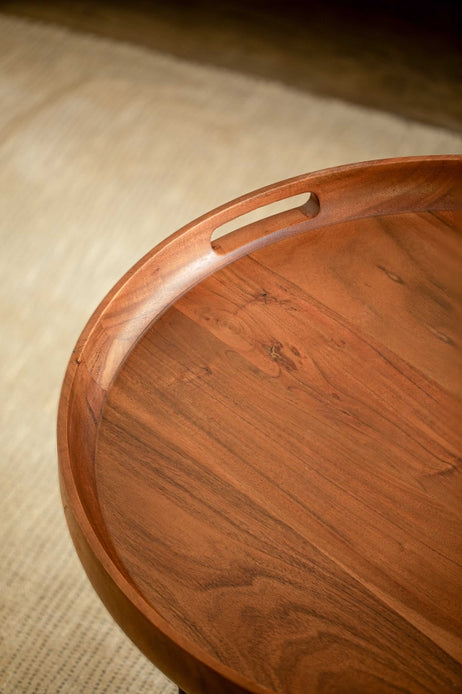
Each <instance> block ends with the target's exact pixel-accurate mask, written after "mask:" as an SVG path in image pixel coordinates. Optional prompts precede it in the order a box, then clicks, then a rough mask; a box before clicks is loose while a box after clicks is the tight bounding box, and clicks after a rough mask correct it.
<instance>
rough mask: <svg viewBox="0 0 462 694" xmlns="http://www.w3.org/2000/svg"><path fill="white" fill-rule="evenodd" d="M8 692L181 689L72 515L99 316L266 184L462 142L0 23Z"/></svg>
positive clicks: (2, 563)
mask: <svg viewBox="0 0 462 694" xmlns="http://www.w3.org/2000/svg"><path fill="white" fill-rule="evenodd" d="M0 103H1V109H0V161H1V165H0V210H1V214H0V234H1V252H0V283H1V292H0V302H1V304H0V320H1V340H0V379H1V386H2V400H1V403H2V404H1V423H2V426H1V432H0V435H1V458H0V489H1V496H2V499H1V504H0V567H1V568H0V635H1V645H0V649H1V650H0V692H2V694H18V693H19V694H45V693H50V694H57V693H58V692H62V693H65V694H77V693H81V692H84V693H89V692H90V693H94V694H103V693H104V694H112V693H115V692H120V693H124V694H125V693H128V692H131V693H133V694H135V693H136V694H144V693H148V692H149V694H171V693H172V692H174V691H176V689H175V687H174V686H173V684H172V683H170V682H169V681H168V680H167V679H166V678H165V677H164V676H163V675H162V674H161V673H160V672H159V671H158V670H156V668H155V667H154V666H152V665H151V664H150V663H149V662H148V661H147V660H146V659H145V658H144V657H143V656H142V655H141V654H140V653H139V652H138V651H137V649H136V648H135V646H133V645H132V643H131V642H130V641H129V640H128V638H127V637H126V636H125V635H124V634H123V633H122V631H121V630H120V629H119V628H118V627H117V626H116V625H115V623H114V622H113V621H112V619H111V617H110V616H109V615H108V614H107V612H106V610H105V608H104V607H103V606H102V604H101V603H100V601H99V599H98V597H97V596H96V594H95V593H94V591H93V589H92V588H91V586H90V584H89V582H88V580H87V579H86V576H85V574H84V571H83V569H82V567H81V565H80V563H79V561H78V559H77V556H76V554H75V551H74V549H73V546H72V543H71V540H70V537H69V534H68V531H67V528H66V525H65V521H64V516H63V513H62V510H61V504H60V497H59V489H58V479H57V456H56V444H55V422H56V412H57V403H58V398H59V390H60V385H61V381H62V378H63V375H64V371H65V367H66V362H67V359H68V357H69V355H70V353H71V350H72V347H73V345H74V342H75V340H76V339H77V337H78V334H79V333H80V331H81V329H82V328H83V325H84V324H85V322H86V320H87V318H88V317H89V315H90V314H91V312H92V311H93V309H94V308H95V307H96V305H97V303H98V302H99V301H100V300H101V299H102V297H103V296H104V295H105V293H106V292H107V291H108V290H109V289H110V288H111V286H112V285H113V284H114V283H115V281H116V280H117V279H118V278H119V277H120V275H121V274H122V273H123V272H125V271H126V270H127V269H128V268H129V267H130V266H131V265H132V264H133V263H134V262H135V261H136V260H138V258H140V257H141V256H142V255H143V254H144V253H145V252H146V251H148V250H149V249H150V248H151V247H152V246H153V245H155V244H156V243H158V242H159V241H160V240H161V239H162V238H163V237H165V236H166V235H168V234H170V233H172V232H173V231H175V230H176V229H178V228H179V227H180V226H182V225H183V224H185V223H186V222H188V221H190V220H192V219H194V218H195V217H197V216H199V215H200V214H202V213H204V212H207V211H208V210H210V209H212V208H213V207H215V206H217V205H219V204H221V203H223V202H226V201H228V200H230V199H232V198H234V197H237V196H238V195H240V194H243V193H245V192H248V191H250V190H253V189H255V188H258V187H260V186H263V185H266V184H269V183H272V182H274V181H278V180H281V179H284V178H287V177H290V176H295V175H297V174H301V173H305V172H309V171H314V170H317V169H320V168H324V167H329V166H333V165H337V164H346V163H349V162H354V161H362V160H366V159H376V158H382V157H392V156H404V155H419V154H423V155H425V154H443V153H456V152H461V151H462V139H461V137H460V136H458V135H455V134H452V133H451V132H449V131H444V130H441V129H437V128H432V127H428V126H424V125H420V124H417V123H414V122H410V121H405V120H402V119H400V118H398V117H393V116H391V115H387V114H384V113H380V112H374V111H371V110H367V109H363V108H359V107H356V106H353V105H349V104H346V103H343V102H341V101H336V100H329V99H325V98H320V97H315V96H312V95H310V94H307V93H301V92H297V91H296V90H291V89H289V88H288V87H284V86H281V85H279V84H277V83H272V82H268V81H263V80H257V79H255V78H249V77H247V76H245V75H240V74H235V73H232V72H227V71H224V70H221V69H217V68H214V67H208V66H201V65H196V64H191V63H188V62H182V61H180V60H178V59H173V58H171V57H169V56H167V55H163V54H159V53H155V52H152V51H148V50H146V49H141V48H137V47H134V46H130V45H125V44H123V43H117V42H111V41H108V40H103V39H97V38H94V37H91V36H84V35H77V34H72V33H69V32H67V31H65V30H63V29H60V28H58V27H54V26H50V25H39V24H32V23H28V22H26V21H22V20H21V21H20V20H16V19H12V18H7V17H5V16H3V17H2V16H1V15H0Z"/></svg>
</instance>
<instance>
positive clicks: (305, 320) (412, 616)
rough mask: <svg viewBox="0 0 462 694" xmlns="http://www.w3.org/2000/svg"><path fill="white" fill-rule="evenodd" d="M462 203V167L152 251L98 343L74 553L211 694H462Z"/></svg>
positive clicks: (70, 428)
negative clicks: (402, 693)
mask: <svg viewBox="0 0 462 694" xmlns="http://www.w3.org/2000/svg"><path fill="white" fill-rule="evenodd" d="M300 192H306V193H308V192H311V193H312V195H311V197H310V199H309V201H308V202H307V203H306V204H305V205H303V206H301V207H300V208H297V209H296V210H292V211H289V212H285V213H279V214H278V215H276V216H275V217H273V218H270V219H269V220H264V221H263V222H257V223H253V224H251V225H247V226H246V227H245V228H243V229H241V230H238V231H237V232H234V233H232V234H230V235H228V236H225V237H222V238H221V239H218V240H216V241H214V242H213V244H211V243H210V237H211V234H212V231H213V229H215V228H216V227H217V226H219V225H220V224H222V223H224V222H226V221H228V220H229V219H231V218H233V217H235V216H237V215H238V214H242V213H244V212H247V211H248V210H249V209H251V208H253V207H256V206H259V205H261V204H264V203H266V202H272V201H273V200H275V199H280V198H284V197H286V196H287V195H290V194H295V193H300ZM461 193H462V160H461V158H460V157H441V158H427V159H408V160H395V161H393V160H392V161H388V162H375V163H367V164H364V165H357V166H351V167H343V168H341V169H335V170H331V171H327V172H320V173H318V174H312V175H310V176H306V177H300V178H298V179H293V180H292V181H289V182H284V183H282V184H278V185H277V186H272V187H269V188H268V189H265V190H264V191H262V192H257V193H256V194H252V195H251V196H248V197H246V198H243V199H241V200H239V201H237V202H236V203H232V204H230V205H229V206H224V207H223V208H221V209H220V210H218V211H216V212H215V213H211V214H210V215H206V216H205V217H203V218H202V219H201V220H199V221H198V222H196V223H193V224H192V225H189V226H188V227H186V228H185V229H184V230H182V231H181V232H178V234H177V235H175V236H173V237H171V239H169V240H167V241H166V242H164V244H162V245H161V246H160V247H158V248H157V249H154V251H153V252H151V254H148V256H146V257H145V258H144V259H143V260H142V261H140V263H139V264H138V265H137V266H136V267H135V268H134V269H133V270H132V271H130V273H128V275H127V276H126V277H125V278H123V279H122V280H121V282H120V283H119V285H118V286H117V287H116V288H115V289H114V290H113V292H111V293H110V294H109V295H108V297H107V298H106V299H105V301H104V302H103V303H102V305H101V306H100V308H99V309H98V310H97V312H96V313H95V315H94V316H93V318H92V319H91V320H90V322H89V324H88V326H87V328H86V329H85V331H84V333H83V334H82V337H81V339H80V341H79V343H78V345H77V346H76V350H75V353H74V356H73V358H72V360H71V362H70V365H69V369H68V372H67V376H66V380H65V383H64V386H63V395H62V401H61V407H60V422H59V449H60V472H61V486H62V493H63V500H64V506H65V510H66V514H67V517H68V522H69V526H70V529H71V533H72V536H73V539H74V542H75V544H76V547H77V549H78V551H79V554H80V556H81V559H82V562H83V564H84V566H85V568H86V570H87V573H88V574H89V576H90V579H91V580H92V582H93V584H94V586H95V588H96V590H97V591H98V593H99V594H100V596H101V597H102V599H103V600H104V601H105V603H106V605H107V606H108V609H110V611H111V612H112V614H113V615H114V617H115V618H116V619H117V621H118V622H119V623H120V624H121V626H122V627H123V628H124V629H125V631H126V632H127V633H128V635H129V636H130V637H131V638H132V639H133V640H134V641H135V642H136V643H137V644H138V646H139V647H140V648H141V649H142V650H143V651H144V652H145V653H146V654H147V655H148V656H149V657H150V658H151V659H152V660H153V661H154V662H155V663H156V664H158V665H159V667H161V668H162V669H164V671H165V672H166V673H167V674H168V675H169V676H170V677H171V678H173V679H174V680H175V681H177V682H178V684H179V685H180V686H181V687H183V688H184V690H185V691H187V692H189V694H199V693H201V692H218V691H220V692H254V693H257V692H274V693H278V694H286V693H287V694H289V693H290V694H302V693H303V694H305V693H307V692H352V691H355V692H372V691H373V692H396V691H406V692H454V691H458V690H460V689H462V600H461V597H462V475H461V467H460V464H461V463H460V461H461V455H460V454H461V449H462V446H461V438H462V434H461V430H460V421H461V415H462V406H461V403H462V356H461V349H460V347H461V342H462V320H461V318H462V315H461V314H462V282H461V278H460V268H461V260H462V239H461V225H460V214H461V210H462V194H461Z"/></svg>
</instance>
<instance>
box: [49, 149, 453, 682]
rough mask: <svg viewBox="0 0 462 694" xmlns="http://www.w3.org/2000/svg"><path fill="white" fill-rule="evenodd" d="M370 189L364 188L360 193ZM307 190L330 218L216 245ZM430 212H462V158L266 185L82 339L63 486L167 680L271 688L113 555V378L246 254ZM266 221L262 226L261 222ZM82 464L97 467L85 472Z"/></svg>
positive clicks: (207, 219)
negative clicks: (175, 307) (336, 229)
mask: <svg viewBox="0 0 462 694" xmlns="http://www.w3.org/2000/svg"><path fill="white" fill-rule="evenodd" d="M436 174H439V177H438V176H437V175H436ZM358 186H359V187H361V186H362V189H361V193H362V196H361V195H359V196H358V194H357V190H358ZM416 190H417V192H416ZM326 191H328V193H327V195H326ZM302 192H306V193H308V192H313V193H314V194H315V195H316V196H317V198H318V199H319V201H320V205H321V209H320V212H319V214H317V215H315V216H313V217H307V218H305V219H302V220H300V219H299V217H300V215H298V216H296V218H295V221H294V219H293V215H291V214H290V213H280V214H279V215H276V217H277V218H278V219H277V222H278V224H279V226H278V228H277V230H276V231H275V232H272V233H269V234H267V235H264V236H260V237H258V238H257V239H255V238H254V237H252V238H251V239H250V241H248V242H245V236H244V244H243V245H240V246H239V247H238V248H237V249H234V250H232V251H231V252H229V253H225V254H223V253H219V252H217V251H216V249H214V248H213V247H212V246H211V243H210V237H211V234H212V232H213V230H214V229H215V228H216V227H217V226H220V225H221V224H223V223H225V222H227V221H230V220H231V219H234V218H235V217H237V216H240V215H242V214H245V213H246V212H248V211H249V210H251V209H255V208H257V207H261V206H264V205H266V204H269V203H271V202H274V201H276V200H280V199H284V198H285V197H288V196H291V195H297V194H299V193H302ZM352 204H353V211H352V208H351V205H352ZM355 205H356V207H355ZM430 210H433V211H436V210H462V156H461V155H442V156H438V155H437V156H430V157H405V158H398V159H395V158H394V159H384V160H373V161H367V162H360V163H357V164H350V165H346V166H341V167H334V168H330V169H324V170H321V171H317V172H314V173H311V174H305V175H302V176H297V177H294V178H291V179H287V180H285V181H282V182H279V183H276V184H273V185H270V186H265V187H264V188H260V189H258V190H256V191H253V192H251V193H249V194H247V195H244V196H241V197H239V198H237V199H235V200H233V201H231V202H229V203H226V204H224V205H222V206H220V207H218V208H216V209H215V210H212V211H211V212H209V213H207V214H205V215H202V216H201V217H199V218H198V219H196V220H195V221H193V222H191V223H190V224H188V225H186V226H184V227H183V228H182V229H180V230H179V231H177V232H175V233H174V234H172V235H171V236H169V237H168V238H166V239H165V240H164V241H162V242H161V243H160V244H158V245H157V246H156V247H154V248H153V249H152V250H151V251H149V252H148V253H147V254H146V255H145V256H143V257H142V258H141V259H140V260H139V261H138V262H137V263H136V264H135V265H134V266H133V267H132V268H131V269H130V270H129V271H128V272H127V273H126V274H125V275H124V276H123V277H122V278H121V279H120V280H119V282H117V284H116V285H115V286H114V287H113V288H112V289H111V290H110V292H109V293H108V294H107V295H106V296H105V298H104V299H103V300H102V302H101V303H100V304H99V306H98V307H97V309H96V310H95V311H94V313H93V314H92V316H91V317H90V319H89V320H88V322H87V324H86V326H85V327H84V329H83V331H82V333H81V335H80V337H79V339H78V340H77V343H76V346H75V348H74V350H73V353H72V355H71V358H70V360H69V364H68V367H67V370H66V374H65V377H64V382H63V386H62V391H61V396H60V402H59V408H58V458H59V478H60V489H61V495H62V501H63V506H64V510H65V515H66V520H67V523H68V526H69V530H70V533H71V537H72V539H73V542H74V545H75V547H76V550H77V552H78V554H79V557H80V559H81V562H82V564H83V566H84V568H85V570H86V572H87V575H88V577H89V578H90V581H91V582H92V584H93V586H94V588H95V590H96V592H97V593H98V595H99V596H100V598H101V599H102V600H103V602H104V604H105V605H106V607H107V609H108V610H109V611H110V613H111V614H112V616H113V617H114V618H115V620H116V621H117V622H118V623H119V625H120V626H121V627H122V629H123V630H124V631H125V633H126V634H127V635H128V636H129V637H130V638H131V639H132V640H133V641H134V642H135V643H136V645H137V646H138V647H139V648H140V650H142V651H143V652H144V653H145V655H147V656H148V657H149V658H150V660H152V661H153V662H154V663H155V664H156V665H157V666H158V667H159V668H160V669H162V670H163V671H164V672H165V673H166V674H167V676H169V677H170V678H172V679H174V680H175V681H176V682H177V683H178V684H179V685H180V686H184V688H186V689H188V690H190V691H191V692H195V691H214V690H215V689H218V690H219V691H222V692H248V693H252V694H264V692H270V691H271V690H270V689H268V688H266V687H262V686H261V685H259V684H258V683H256V682H255V681H253V680H252V681H250V680H248V679H247V678H246V677H243V676H242V675H241V674H240V673H239V672H238V671H236V670H233V669H231V668H229V667H228V666H226V665H224V664H223V663H222V662H221V661H220V660H218V658H215V657H214V656H212V655H210V654H209V653H208V652H207V651H205V650H204V649H202V648H201V647H199V646H198V645H197V644H196V643H195V642H194V641H190V640H189V639H187V638H186V637H184V636H183V635H182V634H181V633H179V632H178V631H177V630H175V629H173V628H172V627H171V625H170V624H169V623H168V622H167V621H166V620H165V619H164V618H163V617H161V615H160V614H159V613H157V612H156V610H155V607H154V606H153V605H151V604H149V603H148V602H147V601H146V600H145V598H144V597H143V595H142V594H141V593H140V592H139V591H138V590H137V589H136V587H135V586H134V585H133V584H132V583H131V582H130V580H129V577H128V576H127V575H126V574H125V573H124V571H123V567H122V565H120V564H118V561H117V557H116V556H114V554H112V555H111V542H110V537H109V536H108V535H107V533H106V529H105V527H104V522H103V521H102V518H100V519H99V518H98V500H97V497H96V491H95V489H93V490H92V482H93V480H91V479H90V480H89V479H88V475H89V474H91V473H90V472H89V471H91V469H92V463H93V462H94V458H93V457H92V456H94V452H95V450H94V444H95V443H96V440H97V437H98V427H99V423H100V415H101V414H102V411H103V410H104V404H105V400H106V397H107V394H108V392H109V391H110V388H111V385H112V382H113V381H114V379H115V378H116V376H117V373H118V372H119V370H120V369H121V368H122V366H123V363H124V361H125V359H126V357H127V356H128V354H129V353H130V351H131V349H132V348H133V347H134V345H135V344H136V343H137V342H138V340H139V339H140V338H141V337H142V335H143V334H144V332H145V331H146V330H147V329H148V327H149V326H150V325H152V323H153V322H154V321H155V320H156V319H157V318H158V317H159V316H160V315H161V314H162V313H163V312H164V311H165V310H167V309H168V308H169V307H170V306H171V305H172V304H173V303H174V302H175V301H176V300H177V299H178V298H179V297H180V296H181V295H182V294H183V293H185V292H186V291H188V290H189V289H191V288H192V287H193V286H194V285H196V284H198V283H199V282H200V281H202V280H203V279H205V278H206V277H207V276H209V275H211V274H213V273H214V272H216V271H217V270H219V269H221V268H223V267H225V266H226V265H228V264H230V263H232V262H233V261H234V260H237V259H238V258H240V257H243V256H245V255H248V254H249V253H251V252H252V251H254V250H256V249H258V248H260V247H263V246H265V245H270V244H272V243H275V242H277V241H279V240H281V239H282V238H288V237H289V236H292V235H295V234H298V233H303V232H305V231H309V230H310V229H313V230H314V229H319V228H321V227H327V226H330V225H333V224H338V223H341V222H345V221H349V220H353V219H358V218H365V217H374V216H383V215H388V214H399V213H403V212H419V211H422V212H423V211H430ZM265 222H266V220H263V221H262V222H261V223H257V224H256V225H250V226H253V227H255V226H256V227H257V230H258V228H263V225H264V224H265ZM239 232H240V230H237V231H236V232H232V235H236V234H237V233H239ZM185 269H186V270H189V273H188V272H185ZM146 273H148V275H149V277H150V281H149V282H146ZM178 275H179V276H178ZM156 289H157V294H156V295H155V296H154V299H153V291H154V290H156ZM154 293H155V292H154ZM77 429H79V432H80V434H79V435H77V434H76V431H77ZM82 434H83V435H82ZM77 441H78V442H79V443H76V442H77ZM82 465H86V466H87V473H88V474H87V475H85V474H83V475H82V477H81V478H79V475H81V474H82V471H81V469H80V468H81V467H82ZM92 495H93V496H92ZM157 651H158V652H157ZM172 654H173V655H172ZM180 659H182V660H181V662H180ZM204 684H206V688H205V689H203V686H204Z"/></svg>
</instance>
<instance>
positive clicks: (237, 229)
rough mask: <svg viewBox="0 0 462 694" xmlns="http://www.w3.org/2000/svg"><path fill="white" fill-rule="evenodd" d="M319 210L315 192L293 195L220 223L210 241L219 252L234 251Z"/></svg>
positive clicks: (313, 214)
mask: <svg viewBox="0 0 462 694" xmlns="http://www.w3.org/2000/svg"><path fill="white" fill-rule="evenodd" d="M319 210H320V205H319V200H318V197H317V196H316V195H315V194H314V193H308V194H307V193H301V194H300V193H299V194H297V195H291V196H289V197H286V198H284V199H282V200H277V201H275V202H271V203H267V204H263V205H261V206H259V207H257V208H255V209H252V210H250V211H249V212H245V213H243V214H240V215H238V216H237V217H235V218H234V219H231V220H229V221H228V222H224V223H223V224H220V225H219V226H217V227H216V228H215V229H214V231H213V233H212V235H211V238H210V242H211V245H212V248H213V250H214V251H215V252H216V253H218V254H225V253H230V252H231V251H235V250H237V249H238V248H241V247H242V246H246V245H249V244H252V245H254V244H255V242H258V240H259V239H262V240H263V239H264V238H266V237H267V236H268V235H270V234H277V232H280V233H283V232H286V231H288V230H289V229H290V228H291V227H294V226H296V225H298V224H301V223H302V222H306V221H307V220H309V219H312V218H313V217H316V215H317V214H318V213H319ZM268 212H269V213H270V214H268ZM243 222H244V223H243Z"/></svg>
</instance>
